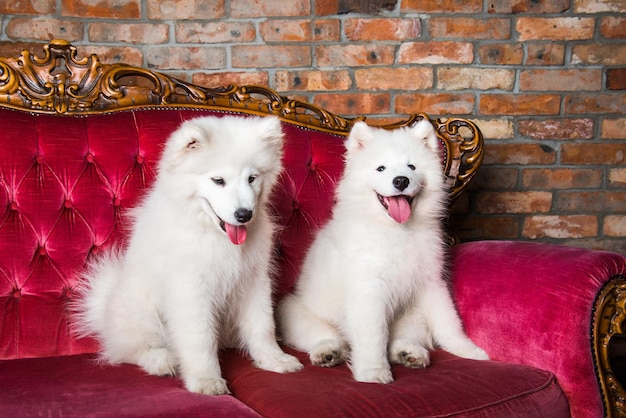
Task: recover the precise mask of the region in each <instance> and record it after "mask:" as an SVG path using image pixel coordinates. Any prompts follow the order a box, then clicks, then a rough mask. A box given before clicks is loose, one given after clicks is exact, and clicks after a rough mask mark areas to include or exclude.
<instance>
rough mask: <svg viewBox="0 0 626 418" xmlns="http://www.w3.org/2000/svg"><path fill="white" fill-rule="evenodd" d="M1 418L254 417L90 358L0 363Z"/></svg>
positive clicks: (176, 384)
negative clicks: (123, 417)
mask: <svg viewBox="0 0 626 418" xmlns="http://www.w3.org/2000/svg"><path fill="white" fill-rule="evenodd" d="M0 388H1V389H0V393H1V395H0V416H2V417H16V418H17V417H20V418H26V417H58V418H61V417H63V418H70V417H76V418H78V417H80V418H86V417H115V418H117V417H122V416H132V417H163V418H176V417H198V418H200V417H207V418H209V417H258V416H259V415H258V414H257V413H256V412H254V411H253V410H252V409H250V408H249V407H248V406H246V405H245V404H243V403H242V402H241V401H239V400H237V399H236V398H234V397H233V396H228V395H224V396H205V395H200V394H196V393H191V392H189V391H187V390H186V389H185V388H184V387H183V384H182V381H181V380H180V379H176V378H172V377H156V376H150V375H147V374H145V373H144V372H143V371H142V370H141V369H139V368H138V367H137V366H133V365H128V364H124V365H120V366H108V365H99V364H97V363H96V361H95V357H94V356H93V355H88V354H83V355H75V356H63V357H46V358H31V359H18V360H10V361H0Z"/></svg>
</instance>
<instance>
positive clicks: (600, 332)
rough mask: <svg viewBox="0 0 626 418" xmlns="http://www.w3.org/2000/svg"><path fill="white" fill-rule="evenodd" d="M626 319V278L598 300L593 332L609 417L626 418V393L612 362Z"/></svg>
mask: <svg viewBox="0 0 626 418" xmlns="http://www.w3.org/2000/svg"><path fill="white" fill-rule="evenodd" d="M625 319H626V277H621V276H620V277H616V278H614V279H612V280H611V281H609V282H608V283H607V284H605V285H604V287H603V288H602V290H601V291H600V293H599V294H598V296H597V298H596V303H595V305H594V318H593V324H592V329H591V334H592V335H591V337H592V344H593V347H592V348H593V356H594V364H595V367H596V374H597V376H598V383H599V385H600V391H601V392H602V400H603V404H604V410H605V414H606V416H607V417H626V393H625V392H624V388H623V387H622V384H621V383H620V382H619V381H618V380H617V378H616V376H615V373H614V371H613V367H612V366H611V362H610V352H609V347H610V342H611V339H612V338H614V337H615V336H616V335H623V334H624V320H625Z"/></svg>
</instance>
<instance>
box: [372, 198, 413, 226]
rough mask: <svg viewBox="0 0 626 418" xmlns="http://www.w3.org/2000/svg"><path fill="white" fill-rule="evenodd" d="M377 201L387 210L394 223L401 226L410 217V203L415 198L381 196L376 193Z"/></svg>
mask: <svg viewBox="0 0 626 418" xmlns="http://www.w3.org/2000/svg"><path fill="white" fill-rule="evenodd" d="M376 195H377V196H378V201H379V202H380V204H381V205H383V207H384V208H385V209H386V210H387V213H388V214H389V216H391V217H392V218H393V220H394V221H396V222H398V223H400V224H402V223H405V222H406V221H408V220H409V218H410V217H411V203H413V198H414V197H415V196H407V195H403V194H401V195H397V196H382V195H380V194H378V193H376Z"/></svg>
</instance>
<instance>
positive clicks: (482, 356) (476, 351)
mask: <svg viewBox="0 0 626 418" xmlns="http://www.w3.org/2000/svg"><path fill="white" fill-rule="evenodd" d="M463 357H465V358H471V359H474V360H489V355H488V354H487V353H486V352H485V350H483V349H482V348H480V347H474V348H473V349H471V350H468V351H467V355H465V356H463Z"/></svg>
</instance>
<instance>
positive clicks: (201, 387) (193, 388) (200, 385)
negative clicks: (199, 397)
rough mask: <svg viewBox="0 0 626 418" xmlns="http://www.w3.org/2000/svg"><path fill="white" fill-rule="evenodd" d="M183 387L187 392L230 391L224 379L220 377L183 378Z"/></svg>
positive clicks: (217, 393) (207, 393)
mask: <svg viewBox="0 0 626 418" xmlns="http://www.w3.org/2000/svg"><path fill="white" fill-rule="evenodd" d="M185 388H187V390H188V391H189V392H194V393H201V394H203V395H227V394H229V393H230V390H228V385H226V380H224V379H222V378H221V377H204V378H191V379H185Z"/></svg>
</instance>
